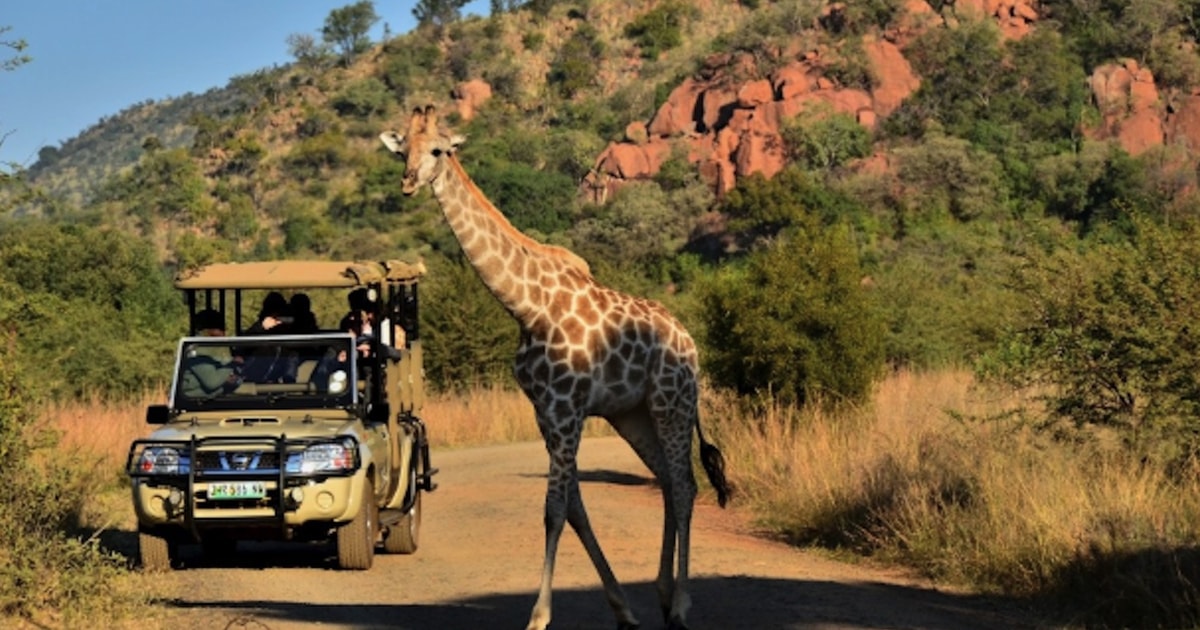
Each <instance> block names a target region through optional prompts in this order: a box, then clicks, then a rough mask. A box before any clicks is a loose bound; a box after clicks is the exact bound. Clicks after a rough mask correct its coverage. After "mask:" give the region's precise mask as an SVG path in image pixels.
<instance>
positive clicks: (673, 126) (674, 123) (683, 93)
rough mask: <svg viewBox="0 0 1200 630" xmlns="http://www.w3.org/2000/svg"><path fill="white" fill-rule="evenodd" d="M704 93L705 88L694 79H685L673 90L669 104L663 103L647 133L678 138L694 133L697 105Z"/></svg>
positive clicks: (668, 100)
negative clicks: (678, 136)
mask: <svg viewBox="0 0 1200 630" xmlns="http://www.w3.org/2000/svg"><path fill="white" fill-rule="evenodd" d="M703 93H704V86H703V85H701V84H700V83H699V82H697V81H696V80H695V79H693V78H690V77H689V78H687V79H684V81H683V83H680V84H679V86H678V87H676V88H675V89H674V90H671V95H670V96H668V97H667V102H665V103H663V104H662V106H661V107H659V108H658V111H657V112H655V113H654V118H652V119H651V120H650V124H649V125H648V126H647V131H649V133H650V135H654V136H677V135H682V134H687V133H692V132H693V131H694V130H695V129H696V121H695V119H694V116H695V112H696V103H697V102H698V101H699V100H700V95H701V94H703Z"/></svg>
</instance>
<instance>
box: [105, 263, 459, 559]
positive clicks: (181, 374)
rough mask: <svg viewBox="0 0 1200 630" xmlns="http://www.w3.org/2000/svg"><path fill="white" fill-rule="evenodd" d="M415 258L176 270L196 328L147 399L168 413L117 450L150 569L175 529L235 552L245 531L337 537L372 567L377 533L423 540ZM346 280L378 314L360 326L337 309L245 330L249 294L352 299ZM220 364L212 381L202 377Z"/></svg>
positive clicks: (426, 468) (176, 534)
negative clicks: (170, 373) (314, 320)
mask: <svg viewBox="0 0 1200 630" xmlns="http://www.w3.org/2000/svg"><path fill="white" fill-rule="evenodd" d="M423 272H424V268H423V266H422V265H419V264H418V265H411V264H407V263H403V262H397V261H389V262H383V263H376V262H314V261H306V262H301V261H274V262H251V263H223V264H213V265H208V266H206V267H203V268H200V269H196V270H191V271H187V272H184V273H181V274H180V275H179V277H178V278H176V281H175V286H176V288H178V289H180V290H182V291H183V292H184V293H185V295H186V297H187V302H188V308H189V311H190V314H191V315H192V318H191V321H192V330H191V333H190V336H187V337H184V338H183V339H182V340H181V341H180V342H179V349H178V352H177V354H176V358H175V368H174V377H173V379H172V385H171V388H170V395H169V399H168V402H167V404H165V405H153V406H151V407H149V408H148V409H147V412H146V421H147V422H148V423H150V424H153V425H162V426H161V427H160V428H158V429H157V430H155V431H154V432H153V433H152V434H151V435H150V436H149V437H148V438H146V439H141V440H136V441H134V443H133V445H132V446H131V447H130V451H129V457H128V460H127V463H126V467H127V470H128V473H129V475H130V477H131V479H132V489H133V506H134V510H135V512H136V513H137V520H138V531H139V543H140V554H141V561H142V565H143V567H144V568H145V569H147V570H152V571H153V570H166V569H169V568H171V567H172V566H173V565H174V564H175V563H176V561H177V559H178V546H179V545H180V544H181V543H197V542H198V543H201V545H202V546H203V549H204V550H205V553H228V552H229V551H230V550H231V548H232V547H234V546H235V545H236V544H237V542H238V541H239V540H295V541H321V540H328V539H330V538H332V539H333V540H334V541H335V542H336V547H337V562H338V566H339V567H341V568H344V569H368V568H370V567H371V564H372V561H373V557H374V553H375V548H376V543H377V542H379V541H380V538H382V549H383V550H384V551H386V552H389V553H412V552H414V551H416V549H417V542H418V533H419V531H420V522H421V494H422V493H423V492H426V491H430V490H433V489H434V487H435V484H434V483H433V481H432V476H433V474H434V473H435V472H436V470H435V469H433V468H431V467H430V462H429V446H428V442H427V441H426V434H425V425H424V423H423V422H422V421H421V419H420V418H419V417H418V414H419V412H420V409H421V406H422V403H423V400H424V383H423V372H422V366H421V343H420V336H419V331H418V317H417V308H418V299H417V297H418V295H417V288H418V284H419V281H420V279H421V276H422V274H423ZM355 290H358V293H357V295H358V296H360V297H361V296H364V294H365V297H366V298H367V299H366V300H365V301H364V300H360V301H359V303H360V304H361V306H359V307H356V308H363V309H366V311H367V312H366V313H359V315H360V316H363V317H364V318H366V317H370V318H371V321H374V322H376V324H375V326H374V329H373V331H372V332H373V334H372V335H371V336H369V337H367V336H360V335H356V334H354V333H352V332H343V331H341V330H338V329H337V326H338V324H337V323H334V324H333V325H334V326H335V328H326V327H323V328H321V329H311V328H310V329H307V330H303V331H301V330H299V329H297V328H292V329H291V330H288V331H285V333H284V334H272V333H274V332H275V331H279V330H282V329H283V328H287V326H281V327H277V328H273V329H272V330H270V331H266V332H265V333H264V332H262V331H249V332H257V333H258V334H249V333H248V331H247V330H245V328H246V325H245V322H247V321H248V319H252V318H253V316H254V315H256V314H257V313H258V302H257V301H253V302H251V300H252V299H253V298H254V297H256V296H260V295H265V294H266V293H267V292H269V291H276V292H280V293H286V292H293V293H294V292H303V293H304V294H305V295H309V296H311V297H313V298H316V297H319V295H318V294H319V292H323V291H337V292H339V293H337V296H338V297H337V301H336V303H337V304H345V303H346V296H347V295H349V294H350V292H353V291H355ZM326 297H330V298H332V297H333V296H326ZM313 301H314V302H316V301H317V300H316V299H314V300H313ZM247 302H251V303H250V304H247ZM327 303H331V300H327ZM243 310H248V311H249V312H248V313H247V314H246V317H244V316H243V315H244V314H243ZM202 311H208V312H206V313H205V314H206V315H208V316H209V318H210V319H211V318H212V316H213V315H214V313H212V312H211V311H216V312H217V313H219V314H220V319H221V320H224V322H223V323H224V324H225V328H226V329H227V331H228V336H219V335H215V334H208V335H205V334H203V332H204V331H202V330H197V319H198V318H197V317H196V315H197V313H200V312H202ZM343 312H344V311H343ZM200 319H203V316H201V318H200ZM280 320H281V321H282V322H284V323H285V324H291V323H292V322H289V321H288V318H287V317H281V318H280ZM220 323H221V322H220V321H218V322H216V324H220ZM212 325H213V324H202V325H201V327H202V328H206V329H210V328H211V327H212ZM214 376H215V377H216V379H217V380H216V383H217V386H215V388H212V389H209V388H206V387H204V386H203V383H204V382H206V381H212V380H213V377H214Z"/></svg>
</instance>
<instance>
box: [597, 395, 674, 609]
mask: <svg viewBox="0 0 1200 630" xmlns="http://www.w3.org/2000/svg"><path fill="white" fill-rule="evenodd" d="M608 421H609V423H610V424H611V425H612V426H613V428H614V429H616V431H617V434H618V435H620V436H621V437H622V438H624V439H625V441H626V442H628V443H629V446H630V447H632V448H633V451H634V453H637V456H638V458H640V459H641V460H642V463H643V464H645V465H646V468H648V469H650V473H651V474H653V475H654V477H655V479H657V480H658V482H659V486H660V487H661V489H662V496H663V532H662V547H661V553H660V555H659V566H658V577H657V579H656V580H655V583H654V584H655V591H656V592H657V594H658V604H659V608H660V609H661V610H662V617H663V620H664V621H666V620H668V619H669V618H670V614H671V600H672V598H673V596H674V592H675V566H674V565H675V539H676V523H675V511H674V508H673V507H672V500H671V494H672V492H671V478H670V477H669V475H668V472H667V456H666V453H665V452H664V451H663V448H662V443H661V442H660V441H659V438H658V431H656V430H655V428H654V420H653V418H652V416H651V415H650V412H649V410H648V409H647V408H646V407H644V406H643V407H640V408H637V409H634V410H632V411H629V412H626V413H624V414H621V415H616V416H612V417H610V418H609V419H608Z"/></svg>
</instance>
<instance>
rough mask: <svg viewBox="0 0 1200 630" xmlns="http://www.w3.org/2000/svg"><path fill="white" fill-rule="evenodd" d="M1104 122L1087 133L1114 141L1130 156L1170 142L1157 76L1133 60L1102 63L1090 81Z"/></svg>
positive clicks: (1096, 137) (1097, 137) (1095, 137)
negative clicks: (1168, 140) (1155, 81)
mask: <svg viewBox="0 0 1200 630" xmlns="http://www.w3.org/2000/svg"><path fill="white" fill-rule="evenodd" d="M1088 84H1089V86H1090V87H1091V90H1092V98H1093V100H1094V101H1095V103H1096V107H1097V108H1098V109H1099V110H1100V117H1101V122H1100V125H1099V126H1098V127H1096V128H1094V129H1089V130H1087V131H1088V135H1089V136H1090V137H1091V138H1093V139H1096V140H1110V139H1111V140H1115V141H1117V142H1118V143H1119V144H1120V145H1121V147H1122V148H1124V149H1125V150H1126V151H1128V152H1129V153H1130V154H1131V155H1139V154H1141V153H1143V152H1145V151H1146V150H1147V149H1150V148H1152V147H1157V146H1162V145H1163V143H1164V142H1166V141H1167V134H1166V130H1167V121H1166V114H1167V112H1166V109H1165V108H1164V107H1163V106H1162V103H1161V101H1160V99H1159V96H1158V88H1157V87H1155V85H1154V75H1153V74H1152V73H1151V72H1150V70H1149V69H1147V68H1140V67H1138V63H1137V62H1136V61H1134V60H1132V59H1126V60H1124V62H1123V63H1119V64H1117V63H1111V64H1105V65H1102V66H1100V67H1098V68H1096V70H1095V71H1094V72H1093V73H1092V76H1091V77H1090V78H1089V80H1088Z"/></svg>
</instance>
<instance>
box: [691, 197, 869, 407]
mask: <svg viewBox="0 0 1200 630" xmlns="http://www.w3.org/2000/svg"><path fill="white" fill-rule="evenodd" d="M796 221H797V223H796V229H793V230H788V231H787V232H786V233H785V234H783V235H781V237H780V238H779V240H778V241H776V242H775V243H773V244H772V245H771V246H770V247H769V248H768V249H766V250H763V251H760V252H758V253H756V254H754V255H752V256H751V257H750V258H749V259H748V260H747V261H746V264H744V265H739V266H728V267H725V268H723V269H722V270H720V271H718V273H717V274H716V275H715V276H714V277H713V278H711V279H709V280H706V281H705V282H703V283H702V286H701V291H700V300H701V312H702V318H703V320H704V323H705V326H704V334H703V339H704V341H705V344H704V346H705V353H704V357H705V370H706V371H707V372H708V374H709V375H710V377H711V378H712V379H713V382H714V383H715V384H716V385H718V386H721V387H728V388H731V389H734V390H736V391H737V392H738V393H741V394H762V395H770V396H774V397H775V398H777V399H779V400H781V401H784V402H795V403H801V404H803V403H809V402H823V403H832V404H840V403H844V402H852V403H853V402H862V401H864V400H866V398H867V396H868V395H869V394H870V392H871V386H872V385H873V384H874V383H875V382H876V380H877V379H878V378H879V377H880V376H882V374H883V367H884V344H883V339H884V336H885V330H884V326H883V320H882V318H881V317H880V316H879V314H878V309H877V308H876V307H875V305H874V303H873V299H872V296H871V294H870V293H869V292H868V290H867V289H866V288H865V287H864V286H863V285H862V283H861V278H862V270H861V267H860V265H859V261H858V255H857V253H856V251H855V246H854V243H853V241H852V240H851V238H850V232H849V230H847V229H845V227H844V226H833V227H830V228H823V227H822V226H821V225H820V223H819V222H818V221H817V220H816V217H813V216H808V217H798V218H797V219H796Z"/></svg>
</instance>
